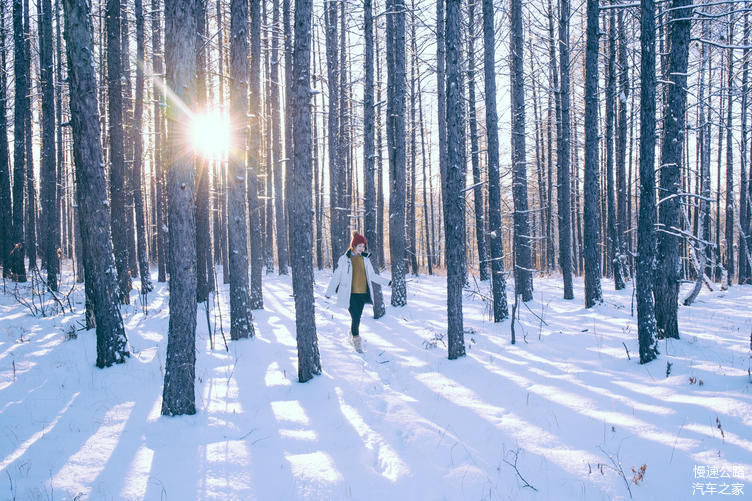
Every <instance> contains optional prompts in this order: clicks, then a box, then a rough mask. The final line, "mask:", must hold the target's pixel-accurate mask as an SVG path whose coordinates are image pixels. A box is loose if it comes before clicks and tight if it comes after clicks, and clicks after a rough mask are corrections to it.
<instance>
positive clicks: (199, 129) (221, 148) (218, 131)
mask: <svg viewBox="0 0 752 501" xmlns="http://www.w3.org/2000/svg"><path fill="white" fill-rule="evenodd" d="M191 142H192V144H193V149H194V151H195V152H196V153H197V154H199V155H202V156H204V157H206V158H217V157H219V156H221V155H223V154H224V153H226V152H227V151H228V150H229V149H230V124H229V123H228V121H227V120H226V119H224V118H223V117H222V115H221V114H220V113H219V110H212V111H209V112H206V113H199V114H196V115H195V116H194V117H193V122H192V123H191Z"/></svg>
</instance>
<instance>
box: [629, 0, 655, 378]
mask: <svg viewBox="0 0 752 501" xmlns="http://www.w3.org/2000/svg"><path fill="white" fill-rule="evenodd" d="M640 16H641V17H640V33H641V37H640V45H641V58H640V71H641V73H640V74H641V79H640V96H641V98H640V137H641V140H640V215H639V220H638V227H637V273H636V274H635V285H636V289H637V291H636V297H637V329H638V331H637V339H638V341H639V345H640V363H641V364H646V363H648V362H650V361H651V360H654V359H655V358H656V357H657V356H658V347H657V342H656V340H655V336H656V320H655V304H654V302H653V274H654V269H655V252H656V246H655V241H656V235H655V221H656V217H655V213H656V203H655V80H656V78H655V3H654V1H653V0H641V2H640Z"/></svg>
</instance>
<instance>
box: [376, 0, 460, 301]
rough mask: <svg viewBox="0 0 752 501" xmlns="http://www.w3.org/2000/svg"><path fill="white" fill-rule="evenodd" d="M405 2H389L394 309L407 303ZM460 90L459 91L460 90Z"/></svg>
mask: <svg viewBox="0 0 752 501" xmlns="http://www.w3.org/2000/svg"><path fill="white" fill-rule="evenodd" d="M405 10H406V8H405V2H404V0H388V1H387V12H388V14H387V29H386V33H387V51H386V52H387V56H386V58H387V63H388V66H387V70H388V71H387V143H388V149H389V182H390V184H391V190H390V196H389V254H390V257H391V265H392V306H405V305H406V304H407V284H406V282H405V272H406V269H405V173H406V170H405V166H406V164H405V139H406V138H405V75H406V70H405ZM458 90H459V89H458Z"/></svg>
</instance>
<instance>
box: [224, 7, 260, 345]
mask: <svg viewBox="0 0 752 501" xmlns="http://www.w3.org/2000/svg"><path fill="white" fill-rule="evenodd" d="M248 77H249V73H248V0H232V1H231V3H230V78H231V80H230V81H231V82H232V83H231V87H230V116H231V124H232V125H231V130H235V131H239V134H237V136H236V137H235V140H234V141H233V143H232V144H233V145H234V148H233V150H232V152H231V154H230V161H229V165H228V167H227V170H228V173H227V213H228V214H227V233H228V248H227V252H228V255H229V258H230V338H231V339H241V338H246V337H249V336H253V335H254V332H253V324H252V323H251V319H252V315H251V308H250V303H249V300H250V296H249V291H248V244H247V239H248V233H247V232H248V225H247V224H246V187H245V185H246V166H245V154H246V153H247V151H248V149H247V147H246V145H247V144H248V133H249V131H248V127H247V123H248V118H247V115H248Z"/></svg>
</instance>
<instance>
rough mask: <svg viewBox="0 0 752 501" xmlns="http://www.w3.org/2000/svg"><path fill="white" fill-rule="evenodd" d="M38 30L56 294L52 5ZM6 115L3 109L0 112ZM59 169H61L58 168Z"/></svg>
mask: <svg viewBox="0 0 752 501" xmlns="http://www.w3.org/2000/svg"><path fill="white" fill-rule="evenodd" d="M41 3H42V19H41V22H40V27H39V34H40V37H39V39H40V40H39V42H40V43H39V68H40V72H39V73H40V74H39V76H40V80H41V87H42V165H41V169H42V175H41V178H42V204H43V207H42V210H43V211H44V222H45V223H46V228H44V230H43V231H44V234H45V238H44V241H45V244H46V245H45V251H46V259H45V261H46V262H47V285H48V287H49V288H50V289H51V290H53V291H56V290H57V285H58V283H57V280H58V273H59V271H60V270H59V269H60V261H59V258H58V249H59V248H60V218H59V211H58V194H57V168H56V160H57V159H56V155H55V89H54V87H55V83H54V81H53V78H54V76H53V75H54V67H53V64H52V2H51V1H50V0H41ZM2 113H3V114H5V110H4V109H3V111H2ZM61 167H62V166H61Z"/></svg>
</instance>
